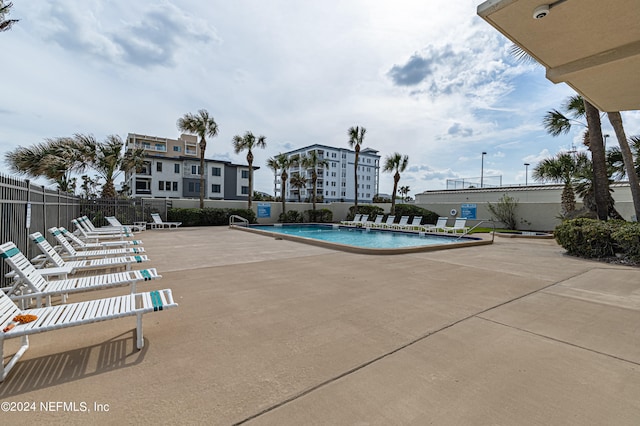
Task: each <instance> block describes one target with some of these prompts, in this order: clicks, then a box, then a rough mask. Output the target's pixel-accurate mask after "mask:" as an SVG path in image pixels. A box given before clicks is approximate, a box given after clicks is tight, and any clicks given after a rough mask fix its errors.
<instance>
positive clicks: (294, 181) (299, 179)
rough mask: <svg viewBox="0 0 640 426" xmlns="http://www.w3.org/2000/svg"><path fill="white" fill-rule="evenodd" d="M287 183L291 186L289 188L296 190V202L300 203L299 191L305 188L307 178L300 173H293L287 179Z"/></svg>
mask: <svg viewBox="0 0 640 426" xmlns="http://www.w3.org/2000/svg"><path fill="white" fill-rule="evenodd" d="M289 183H290V184H291V188H295V189H297V190H298V202H300V201H302V200H301V198H300V190H301V189H302V188H305V187H306V186H307V178H306V177H304V176H302V175H301V174H300V173H294V174H293V176H291V179H289ZM314 210H315V209H314Z"/></svg>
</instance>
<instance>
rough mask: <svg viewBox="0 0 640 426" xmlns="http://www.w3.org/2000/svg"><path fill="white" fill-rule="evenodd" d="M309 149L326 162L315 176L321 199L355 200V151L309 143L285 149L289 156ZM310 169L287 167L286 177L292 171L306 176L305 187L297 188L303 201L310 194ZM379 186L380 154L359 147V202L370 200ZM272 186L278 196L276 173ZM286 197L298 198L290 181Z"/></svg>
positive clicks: (292, 174)
mask: <svg viewBox="0 0 640 426" xmlns="http://www.w3.org/2000/svg"><path fill="white" fill-rule="evenodd" d="M311 151H316V152H317V155H318V158H320V159H325V160H327V162H328V163H329V167H327V168H318V170H317V175H318V181H317V184H316V185H317V189H316V190H317V195H316V197H318V198H319V197H322V198H321V199H322V200H323V201H324V202H332V201H344V202H351V201H354V199H355V191H356V187H355V177H354V167H355V158H356V153H355V151H353V150H349V149H345V148H335V147H331V146H326V145H317V144H315V145H309V146H307V147H304V148H300V149H296V150H293V151H289V152H285V153H283V154H284V155H286V156H288V157H294V156H302V155H307V154H308V153H309V152H311ZM311 172H312V170H311V169H308V170H307V169H305V168H304V167H302V166H301V165H298V166H295V167H292V168H290V169H289V170H288V171H287V174H288V175H289V180H290V179H291V177H292V176H294V175H295V174H301V175H302V176H304V177H306V178H307V186H306V188H303V189H301V190H300V198H301V199H302V200H306V199H310V197H311V194H312V193H313V183H312V182H311ZM379 185H380V156H379V155H378V151H376V150H374V149H371V148H364V149H361V150H360V156H359V159H358V188H357V190H358V202H363V203H370V202H373V197H375V196H376V195H378V189H379ZM275 188H276V192H277V193H278V195H280V192H281V188H280V177H279V176H276V182H275ZM285 196H286V199H287V200H289V201H296V200H297V199H298V189H296V188H292V187H291V184H290V182H287V186H286V194H285Z"/></svg>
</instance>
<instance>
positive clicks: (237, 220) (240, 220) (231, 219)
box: [229, 214, 249, 226]
mask: <svg viewBox="0 0 640 426" xmlns="http://www.w3.org/2000/svg"><path fill="white" fill-rule="evenodd" d="M238 223H240V224H241V226H249V221H248V220H247V219H245V218H244V217H242V216H238V215H237V214H232V215H231V216H229V226H232V225H237V224H238Z"/></svg>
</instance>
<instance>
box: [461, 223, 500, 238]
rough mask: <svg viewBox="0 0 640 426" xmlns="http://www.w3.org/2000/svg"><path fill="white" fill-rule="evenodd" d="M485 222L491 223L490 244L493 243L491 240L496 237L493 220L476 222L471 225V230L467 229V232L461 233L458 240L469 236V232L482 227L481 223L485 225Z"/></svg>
mask: <svg viewBox="0 0 640 426" xmlns="http://www.w3.org/2000/svg"><path fill="white" fill-rule="evenodd" d="M487 222H491V226H492V227H493V231H491V242H493V240H494V239H495V237H496V222H495V220H493V219H483V220H481V221H480V222H478V223H476V224H475V225H473V227H472V228H469V229H468V230H467V232H463V233H462V234H460V236H458V239H460V238H462V237H464V236H465V235H467V234H469V233H470V232H471V231H473V230H474V229H476V228H477V227H478V226H480V225H482V224H483V223H487Z"/></svg>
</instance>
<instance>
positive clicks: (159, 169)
mask: <svg viewBox="0 0 640 426" xmlns="http://www.w3.org/2000/svg"><path fill="white" fill-rule="evenodd" d="M156 171H157V172H161V171H162V162H160V161H158V162H157V163H156Z"/></svg>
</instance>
